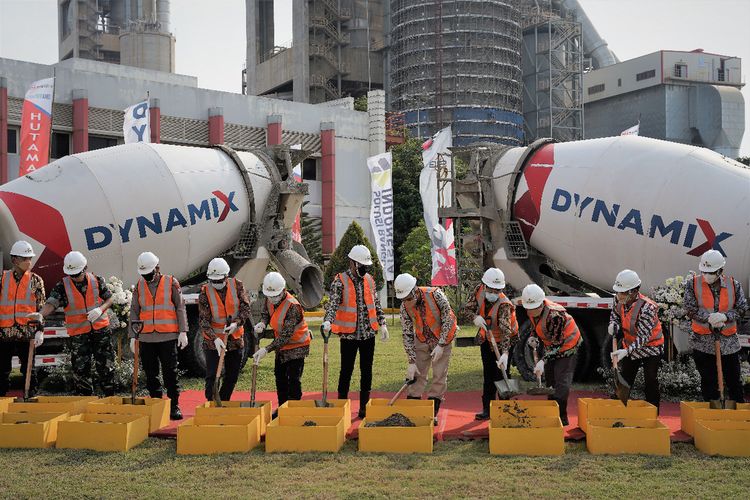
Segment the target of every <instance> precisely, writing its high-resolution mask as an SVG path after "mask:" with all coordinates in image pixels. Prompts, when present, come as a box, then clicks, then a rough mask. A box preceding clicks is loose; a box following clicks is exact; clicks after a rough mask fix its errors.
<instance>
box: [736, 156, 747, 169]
mask: <svg viewBox="0 0 750 500" xmlns="http://www.w3.org/2000/svg"><path fill="white" fill-rule="evenodd" d="M737 161H738V162H740V163H743V164H745V165H747V166H748V167H750V156H740V157H739V158H737Z"/></svg>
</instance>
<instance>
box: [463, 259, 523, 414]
mask: <svg viewBox="0 0 750 500" xmlns="http://www.w3.org/2000/svg"><path fill="white" fill-rule="evenodd" d="M504 288H505V275H504V274H503V272H502V271H501V270H500V269H498V268H496V267H491V268H489V269H487V270H486V271H485V272H484V275H483V276H482V282H481V283H480V284H479V285H477V287H476V288H475V289H474V293H473V294H472V296H471V297H470V298H469V300H468V302H467V303H466V305H465V306H464V310H465V311H466V312H467V313H468V314H471V315H472V316H473V317H474V325H475V326H476V327H477V328H479V331H478V332H477V336H476V339H475V343H476V344H479V346H480V348H479V349H480V354H481V356H482V375H483V378H484V380H483V385H482V411H481V412H480V413H477V414H476V415H474V418H475V419H476V420H487V419H488V418H490V401H492V400H493V399H495V394H496V392H497V387H496V386H495V381H497V380H502V379H503V374H502V372H501V371H500V370H505V371H506V376H507V377H508V378H510V363H508V359H509V357H510V352H511V347H512V346H513V344H515V343H516V341H517V340H518V321H517V320H516V307H515V306H514V305H513V303H512V302H511V301H510V300H509V299H508V297H506V296H505V294H504V293H503V292H502V290H503V289H504ZM487 330H490V331H491V332H492V335H493V337H494V339H495V342H496V343H497V347H498V350H499V351H500V352H501V355H500V359H499V360H498V359H497V358H496V357H495V352H494V350H493V349H492V344H491V343H490V341H489V340H488V338H487Z"/></svg>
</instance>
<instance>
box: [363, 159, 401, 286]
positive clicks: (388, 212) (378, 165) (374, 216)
mask: <svg viewBox="0 0 750 500" xmlns="http://www.w3.org/2000/svg"><path fill="white" fill-rule="evenodd" d="M392 166H393V157H392V156H391V153H382V154H379V155H375V156H371V157H369V158H368V159H367V168H368V169H370V176H371V179H372V200H371V205H370V224H371V225H372V233H373V234H374V235H375V250H376V252H377V253H378V258H379V259H380V263H381V264H382V265H383V271H384V273H383V274H384V276H385V280H386V281H393V268H394V265H395V258H394V255H393V185H392V178H393V169H392Z"/></svg>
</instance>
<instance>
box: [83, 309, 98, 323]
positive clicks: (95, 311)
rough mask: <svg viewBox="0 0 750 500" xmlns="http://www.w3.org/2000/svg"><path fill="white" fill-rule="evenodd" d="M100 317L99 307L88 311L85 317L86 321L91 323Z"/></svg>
mask: <svg viewBox="0 0 750 500" xmlns="http://www.w3.org/2000/svg"><path fill="white" fill-rule="evenodd" d="M101 315H102V308H101V307H95V308H93V309H92V310H90V311H89V313H88V314H87V315H86V319H87V320H89V321H90V322H91V323H93V322H94V321H96V320H97V319H99V318H100V317H101Z"/></svg>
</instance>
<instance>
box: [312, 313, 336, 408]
mask: <svg viewBox="0 0 750 500" xmlns="http://www.w3.org/2000/svg"><path fill="white" fill-rule="evenodd" d="M320 336H321V337H323V399H321V400H317V399H316V400H315V407H316V408H330V407H332V406H333V405H332V404H331V403H329V402H328V339H330V338H331V332H330V331H329V332H328V335H326V333H325V332H324V331H323V326H322V325H321V327H320Z"/></svg>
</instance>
